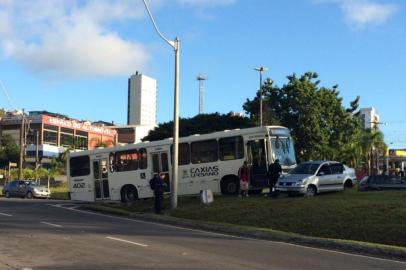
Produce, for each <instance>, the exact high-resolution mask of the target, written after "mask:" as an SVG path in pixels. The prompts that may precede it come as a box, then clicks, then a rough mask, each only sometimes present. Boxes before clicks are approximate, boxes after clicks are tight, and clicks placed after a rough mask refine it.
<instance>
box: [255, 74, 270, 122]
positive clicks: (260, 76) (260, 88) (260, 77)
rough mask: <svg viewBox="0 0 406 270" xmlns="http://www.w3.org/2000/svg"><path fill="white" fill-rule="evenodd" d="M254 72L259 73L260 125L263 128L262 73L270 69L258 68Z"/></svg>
mask: <svg viewBox="0 0 406 270" xmlns="http://www.w3.org/2000/svg"><path fill="white" fill-rule="evenodd" d="M254 70H256V71H258V72H259V125H260V126H261V127H262V73H263V72H266V71H267V70H268V68H266V67H257V68H254Z"/></svg>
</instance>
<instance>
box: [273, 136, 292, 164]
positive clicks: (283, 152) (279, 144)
mask: <svg viewBox="0 0 406 270" xmlns="http://www.w3.org/2000/svg"><path fill="white" fill-rule="evenodd" d="M271 144H272V153H273V158H274V160H275V159H279V162H280V164H281V165H282V166H291V165H295V164H296V158H295V149H294V148H293V143H292V140H291V138H289V137H279V136H277V137H272V138H271Z"/></svg>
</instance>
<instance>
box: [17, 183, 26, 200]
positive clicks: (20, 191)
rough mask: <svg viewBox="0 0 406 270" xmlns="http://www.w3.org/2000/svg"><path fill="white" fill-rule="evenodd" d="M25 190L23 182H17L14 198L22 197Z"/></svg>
mask: <svg viewBox="0 0 406 270" xmlns="http://www.w3.org/2000/svg"><path fill="white" fill-rule="evenodd" d="M26 189H27V185H26V184H25V182H24V181H18V188H17V193H16V196H21V197H24V196H25V192H26Z"/></svg>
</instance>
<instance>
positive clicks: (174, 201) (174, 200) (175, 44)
mask: <svg viewBox="0 0 406 270" xmlns="http://www.w3.org/2000/svg"><path fill="white" fill-rule="evenodd" d="M143 2H144V6H145V8H146V10H147V12H148V16H149V18H150V19H151V22H152V24H153V26H154V28H155V31H156V32H157V34H158V36H159V37H160V38H162V39H163V40H164V41H165V42H166V43H168V44H169V46H171V47H172V48H173V49H174V51H175V86H174V101H173V103H174V104H173V107H174V108H173V136H172V137H173V162H172V185H171V208H172V209H176V208H177V206H178V156H179V155H178V153H179V143H178V141H179V73H180V71H179V69H180V68H179V47H180V41H179V39H178V38H177V37H176V38H175V40H174V41H172V40H168V39H167V38H166V37H165V36H164V35H162V34H161V32H160V31H159V29H158V27H157V25H156V23H155V20H154V17H153V16H152V14H151V11H150V10H149V7H148V5H147V2H146V0H143Z"/></svg>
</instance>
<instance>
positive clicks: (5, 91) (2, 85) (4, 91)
mask: <svg viewBox="0 0 406 270" xmlns="http://www.w3.org/2000/svg"><path fill="white" fill-rule="evenodd" d="M0 86H1V89H2V90H3V93H4V95H5V96H6V98H7V102H8V104H9V106H10V109H13V108H14V106H13V103H12V101H11V98H10V95H9V94H8V92H7V89H6V87H4V84H3V82H2V81H1V80H0Z"/></svg>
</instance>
